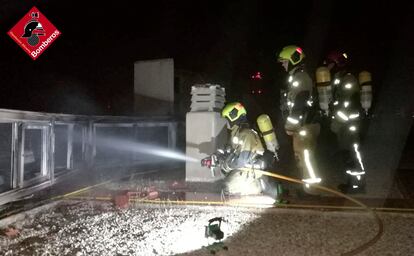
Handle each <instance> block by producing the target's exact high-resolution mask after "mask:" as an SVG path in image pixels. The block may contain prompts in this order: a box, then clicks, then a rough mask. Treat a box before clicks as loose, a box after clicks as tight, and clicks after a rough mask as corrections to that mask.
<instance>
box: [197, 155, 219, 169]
mask: <svg viewBox="0 0 414 256" xmlns="http://www.w3.org/2000/svg"><path fill="white" fill-rule="evenodd" d="M217 164H218V159H217V156H216V155H215V154H212V155H211V156H208V157H206V158H203V159H201V166H205V167H207V168H210V169H211V168H215V167H216V166H217Z"/></svg>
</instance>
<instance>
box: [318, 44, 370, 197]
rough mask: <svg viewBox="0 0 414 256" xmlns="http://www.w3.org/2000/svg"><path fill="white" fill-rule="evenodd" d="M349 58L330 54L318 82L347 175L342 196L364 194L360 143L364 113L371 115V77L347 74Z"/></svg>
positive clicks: (323, 106)
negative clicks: (362, 115) (369, 112)
mask: <svg viewBox="0 0 414 256" xmlns="http://www.w3.org/2000/svg"><path fill="white" fill-rule="evenodd" d="M348 58H349V57H348V55H347V54H346V53H344V52H340V51H333V52H331V53H329V54H328V56H327V58H326V60H325V62H324V64H325V67H320V68H318V70H317V72H316V78H317V85H318V92H319V99H320V100H319V103H320V107H321V109H323V110H324V111H325V112H326V113H328V115H329V116H330V117H331V125H330V128H331V130H332V132H333V133H335V134H336V138H337V141H338V145H339V149H340V152H341V157H342V167H341V168H342V169H343V173H344V174H345V175H346V182H345V183H344V184H341V185H340V186H339V188H340V190H342V192H346V193H357V192H364V191H365V166H364V160H363V154H362V153H361V143H360V130H361V114H362V111H361V110H362V109H364V110H365V112H366V113H368V111H369V108H370V107H371V99H372V95H371V75H370V73H369V72H367V71H363V72H361V73H360V74H359V81H358V80H357V78H356V77H355V76H354V75H353V74H352V73H350V72H349V71H348V70H347V67H348V63H349V59H348ZM328 72H329V73H330V74H329V73H328ZM331 77H332V79H331ZM361 85H362V86H361ZM327 87H330V89H329V90H328V91H329V93H331V95H330V96H327V95H329V93H328V91H327V90H326V88H327ZM362 87H364V89H361V88H362ZM320 88H322V89H320ZM323 88H325V89H323Z"/></svg>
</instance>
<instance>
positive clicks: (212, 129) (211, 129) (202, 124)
mask: <svg viewBox="0 0 414 256" xmlns="http://www.w3.org/2000/svg"><path fill="white" fill-rule="evenodd" d="M226 142H227V126H226V120H225V119H224V118H222V117H221V116H220V113H217V112H189V113H187V118H186V155H187V156H190V157H193V158H196V159H200V160H201V159H203V158H205V157H207V156H209V155H211V154H213V153H215V152H216V151H217V149H219V148H222V149H223V148H224V145H225V144H226ZM185 169H186V181H195V182H214V181H216V180H220V179H222V178H223V175H222V174H221V172H220V170H218V169H216V170H215V176H213V175H212V173H211V170H210V169H209V168H207V167H202V166H201V164H200V162H197V163H193V162H187V163H186V168H185Z"/></svg>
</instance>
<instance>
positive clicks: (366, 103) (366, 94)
mask: <svg viewBox="0 0 414 256" xmlns="http://www.w3.org/2000/svg"><path fill="white" fill-rule="evenodd" d="M358 80H359V84H360V86H361V106H362V108H363V109H364V110H365V114H368V111H369V109H370V108H371V104H372V78H371V73H369V72H368V71H362V72H361V73H359V76H358Z"/></svg>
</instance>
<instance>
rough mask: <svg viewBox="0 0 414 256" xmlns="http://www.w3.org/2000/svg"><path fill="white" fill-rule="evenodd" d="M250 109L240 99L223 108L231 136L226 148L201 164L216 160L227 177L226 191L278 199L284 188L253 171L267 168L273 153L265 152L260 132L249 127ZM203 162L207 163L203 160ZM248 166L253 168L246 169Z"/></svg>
mask: <svg viewBox="0 0 414 256" xmlns="http://www.w3.org/2000/svg"><path fill="white" fill-rule="evenodd" d="M246 115H247V111H246V109H245V108H244V106H243V105H242V104H241V103H239V102H233V103H229V104H227V105H226V106H225V107H224V108H223V110H222V117H224V118H226V119H227V121H228V124H229V126H228V127H229V130H230V139H229V142H228V144H227V147H226V149H225V150H220V152H217V153H216V154H214V156H213V158H216V159H211V157H209V158H206V159H203V160H202V165H204V166H207V167H210V166H209V164H212V163H216V164H217V165H220V168H221V170H222V172H223V174H224V175H225V176H226V178H225V186H226V188H225V191H226V192H227V193H229V194H240V195H257V194H261V193H263V194H266V195H270V196H272V197H273V198H275V199H276V200H277V202H280V201H278V200H279V198H280V195H281V187H280V186H277V185H276V183H275V182H272V181H271V180H270V179H269V178H268V177H267V176H262V175H260V174H258V173H255V172H254V170H255V169H256V170H266V169H268V168H270V167H271V166H272V164H273V161H274V159H275V158H274V154H273V153H271V152H270V151H266V148H265V147H264V146H263V143H262V141H261V138H260V136H259V134H258V133H257V132H256V131H255V130H253V129H251V128H250V126H249V124H248V121H247V116H246ZM203 162H204V163H203ZM240 168H249V169H252V170H253V171H243V170H240Z"/></svg>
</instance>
